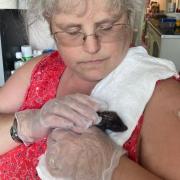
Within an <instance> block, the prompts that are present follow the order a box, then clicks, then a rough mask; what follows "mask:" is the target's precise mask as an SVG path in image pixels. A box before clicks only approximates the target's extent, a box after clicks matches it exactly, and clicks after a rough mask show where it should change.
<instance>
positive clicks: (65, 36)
mask: <svg viewBox="0 0 180 180" xmlns="http://www.w3.org/2000/svg"><path fill="white" fill-rule="evenodd" d="M129 30H130V26H129V24H112V25H110V26H107V27H99V28H97V29H96V30H95V32H94V33H93V34H86V33H84V32H81V31H77V30H76V31H72V32H68V31H57V32H55V33H52V35H53V36H54V39H55V40H56V42H57V43H59V44H61V45H63V46H71V47H73V46H81V45H83V44H84V42H85V41H86V39H87V37H88V36H93V38H95V39H96V40H97V41H98V42H99V41H100V42H102V43H109V42H115V41H120V40H122V39H123V38H124V37H125V36H126V34H127V33H128V32H129Z"/></svg>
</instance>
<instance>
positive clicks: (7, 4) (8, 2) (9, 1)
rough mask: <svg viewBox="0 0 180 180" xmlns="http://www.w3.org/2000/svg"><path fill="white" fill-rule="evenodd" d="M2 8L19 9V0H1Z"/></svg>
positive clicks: (0, 7)
mask: <svg viewBox="0 0 180 180" xmlns="http://www.w3.org/2000/svg"><path fill="white" fill-rule="evenodd" d="M0 9H17V0H0Z"/></svg>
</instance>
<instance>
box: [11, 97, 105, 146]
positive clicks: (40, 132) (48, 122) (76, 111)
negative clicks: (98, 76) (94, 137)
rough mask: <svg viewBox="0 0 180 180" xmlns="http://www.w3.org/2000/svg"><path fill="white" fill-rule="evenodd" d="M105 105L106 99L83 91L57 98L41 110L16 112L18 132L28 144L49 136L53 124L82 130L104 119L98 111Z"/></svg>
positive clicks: (58, 126)
mask: <svg viewBox="0 0 180 180" xmlns="http://www.w3.org/2000/svg"><path fill="white" fill-rule="evenodd" d="M106 108H107V105H106V104H105V103H104V102H100V101H98V100H95V99H93V98H92V97H90V96H87V95H83V94H73V95H68V96H65V97H61V98H55V99H52V100H50V101H48V102H47V103H45V104H44V106H43V107H42V108H41V109H40V110H35V109H34V110H24V111H20V112H17V113H15V116H16V119H17V122H18V128H17V129H18V130H17V132H18V136H19V137H20V138H21V139H22V141H23V142H24V143H25V144H29V143H32V142H34V141H36V140H38V139H41V138H43V137H45V136H47V135H48V134H49V132H50V131H51V130H52V129H53V128H61V129H71V130H72V131H75V132H78V133H82V132H83V131H84V130H85V129H87V128H89V127H90V126H92V125H93V124H97V123H99V122H100V121H101V118H100V117H99V116H98V115H97V113H96V111H101V110H104V109H106Z"/></svg>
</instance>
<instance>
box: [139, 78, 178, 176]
mask: <svg viewBox="0 0 180 180" xmlns="http://www.w3.org/2000/svg"><path fill="white" fill-rule="evenodd" d="M179 122H180V82H179V81H177V80H175V79H173V78H170V79H167V80H162V81H160V82H158V84H157V86H156V88H155V90H154V93H153V95H152V97H151V99H150V101H149V102H148V104H147V106H146V109H145V112H144V123H143V127H142V132H141V138H142V141H141V154H140V159H141V163H142V164H143V165H144V166H145V167H146V168H147V169H148V170H150V171H151V172H154V173H155V174H157V175H159V176H160V177H163V178H164V179H179V178H180V172H179V171H178V169H177V168H178V167H180V154H179V149H180V143H179V138H180V124H179ZM167 165H168V166H167Z"/></svg>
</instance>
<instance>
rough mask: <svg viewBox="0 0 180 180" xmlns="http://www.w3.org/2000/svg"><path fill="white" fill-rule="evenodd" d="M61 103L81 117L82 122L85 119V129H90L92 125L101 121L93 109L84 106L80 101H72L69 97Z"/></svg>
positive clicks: (86, 105)
mask: <svg viewBox="0 0 180 180" xmlns="http://www.w3.org/2000/svg"><path fill="white" fill-rule="evenodd" d="M62 103H63V104H66V105H67V106H69V107H71V108H72V109H73V110H74V111H76V112H77V113H79V114H80V115H81V116H83V120H84V119H85V120H86V121H87V122H86V123H87V127H90V126H91V125H92V124H96V123H97V122H100V120H101V118H100V117H99V116H98V115H97V113H96V111H95V110H94V109H93V108H91V107H90V106H89V105H88V104H84V103H82V102H81V101H79V100H77V99H74V98H73V97H71V96H70V97H67V98H66V100H65V101H63V102H62Z"/></svg>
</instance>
